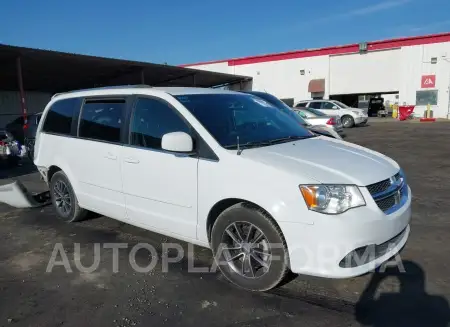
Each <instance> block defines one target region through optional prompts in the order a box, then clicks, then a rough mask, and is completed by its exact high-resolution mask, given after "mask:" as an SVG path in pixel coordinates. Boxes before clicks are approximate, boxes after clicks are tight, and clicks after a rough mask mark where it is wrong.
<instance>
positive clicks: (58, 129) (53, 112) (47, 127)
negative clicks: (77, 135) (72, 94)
mask: <svg viewBox="0 0 450 327" xmlns="http://www.w3.org/2000/svg"><path fill="white" fill-rule="evenodd" d="M78 104H79V99H77V98H72V99H64V100H59V101H57V102H55V103H54V104H53V105H52V106H51V107H50V109H49V110H48V112H47V115H46V117H45V122H44V126H43V127H42V130H43V131H44V132H47V133H55V134H62V135H70V131H71V127H72V116H73V112H74V110H75V108H76V106H77V105H78Z"/></svg>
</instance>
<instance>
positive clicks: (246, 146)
mask: <svg viewBox="0 0 450 327" xmlns="http://www.w3.org/2000/svg"><path fill="white" fill-rule="evenodd" d="M268 145H272V143H271V142H269V141H254V142H247V143H237V144H229V145H225V146H224V148H225V149H230V150H232V149H237V150H238V152H237V154H238V155H240V154H241V153H242V151H243V150H244V149H249V148H256V147H260V146H268Z"/></svg>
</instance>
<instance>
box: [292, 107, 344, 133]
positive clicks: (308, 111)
mask: <svg viewBox="0 0 450 327" xmlns="http://www.w3.org/2000/svg"><path fill="white" fill-rule="evenodd" d="M293 110H294V111H295V112H296V113H297V114H298V115H299V116H300V117H302V118H303V119H304V120H305V121H306V122H307V123H308V124H310V125H312V126H321V127H324V128H326V127H328V128H330V129H332V130H333V131H334V132H336V133H338V134H339V135H341V136H344V128H343V126H342V122H341V118H340V117H339V116H338V115H336V116H327V115H325V114H324V113H322V112H320V111H318V110H315V109H313V108H294V109H293Z"/></svg>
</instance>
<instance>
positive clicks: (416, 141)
mask: <svg viewBox="0 0 450 327" xmlns="http://www.w3.org/2000/svg"><path fill="white" fill-rule="evenodd" d="M347 135H348V137H347V140H348V141H350V142H354V143H357V144H360V145H363V146H367V147H369V148H371V149H373V150H376V151H380V152H382V153H384V154H386V155H388V156H390V157H392V158H394V159H395V160H396V161H397V162H398V163H399V164H400V165H401V166H402V167H403V168H404V170H405V172H406V175H407V179H408V183H409V184H410V186H411V189H412V193H413V218H412V228H411V236H410V239H409V241H408V243H407V246H406V247H405V249H404V250H403V252H402V253H401V258H402V259H403V261H402V265H403V267H404V268H405V270H406V272H405V273H398V270H397V269H396V268H391V269H389V268H388V269H386V271H385V272H381V273H377V274H367V275H365V276H361V277H357V278H351V279H344V280H325V279H319V278H312V277H306V276H298V277H297V278H295V279H293V280H292V281H290V282H289V283H287V284H285V285H283V286H282V287H280V288H278V289H276V290H274V291H270V292H268V293H252V292H247V291H244V290H241V289H237V288H236V287H234V286H232V285H230V284H229V283H228V282H227V281H225V280H224V279H223V278H222V276H221V275H220V273H218V272H216V273H213V272H191V271H192V268H193V267H195V268H210V267H211V266H212V262H213V261H212V258H211V253H210V251H209V250H206V249H202V248H198V247H194V250H192V249H190V248H191V246H189V245H188V244H186V243H183V242H181V243H180V242H179V241H175V240H171V239H168V238H167V237H165V236H162V235H158V234H154V233H151V232H148V231H145V230H142V229H139V228H135V227H132V226H129V225H127V224H124V223H121V222H117V221H114V220H112V219H108V218H105V217H93V218H92V219H90V220H87V221H84V222H80V223H76V224H65V223H62V222H60V221H58V220H57V218H56V216H55V213H54V211H53V209H52V208H51V207H50V206H49V207H44V208H39V209H32V210H18V209H14V208H11V207H8V206H6V205H0V224H1V225H0V226H1V227H0V326H98V327H101V326H162V325H168V326H308V327H311V326H327V327H330V326H361V325H364V326H374V327H389V326H408V327H414V326H421V327H422V326H425V327H434V326H449V325H450V309H449V301H450V267H449V266H450V259H449V258H450V242H449V239H450V237H449V236H450V218H449V214H448V212H449V209H450V201H448V199H449V194H450V155H449V152H450V151H449V150H450V146H449V143H448V142H447V140H449V139H450V124H449V123H429V124H422V123H417V124H415V123H400V122H389V123H385V124H372V125H371V126H367V127H358V128H354V129H351V130H348V131H347ZM330 160H332V158H330ZM368 173H370V172H368ZM13 178H19V179H21V180H22V181H23V183H24V184H25V185H26V186H27V187H29V188H30V189H31V190H32V192H39V191H42V190H44V186H43V184H42V182H41V181H39V179H38V177H37V174H36V173H34V172H33V167H32V166H31V165H29V164H28V163H26V162H24V163H23V165H22V166H21V167H19V168H18V169H15V170H14V171H6V170H3V171H1V172H0V179H2V183H7V182H8V181H10V180H11V179H13ZM167 242H177V243H179V244H181V245H182V247H183V249H184V251H185V253H189V255H187V256H186V257H185V258H184V259H183V260H182V261H180V262H178V263H171V264H169V265H168V266H167V267H166V266H165V265H164V264H163V262H164V258H165V259H166V261H167V258H171V255H172V253H171V252H169V254H168V255H165V253H166V252H165V251H163V248H162V245H161V244H162V243H167ZM113 243H114V244H117V243H120V244H121V245H122V247H126V248H120V249H117V256H115V253H114V251H115V250H113V249H111V248H110V247H111V244H113ZM142 243H145V244H150V245H151V246H152V247H154V248H155V249H156V251H157V252H156V253H153V254H151V253H150V252H149V251H148V250H146V249H141V250H138V251H137V252H136V251H135V249H137V248H136V246H137V245H139V244H142ZM108 247H109V248H108ZM55 254H56V255H55ZM163 254H164V255H163ZM55 258H56V261H55ZM114 258H117V261H115V259H114ZM130 258H132V260H130ZM152 262H154V263H156V265H155V268H154V269H153V270H151V271H149V272H138V271H136V269H134V268H133V267H135V266H136V265H137V266H138V267H145V266H147V265H148V264H149V263H152ZM55 263H56V264H55ZM52 264H53V265H52ZM90 265H93V268H92V269H91V270H92V272H89V269H87V268H88V267H89V266H90ZM83 267H84V268H83ZM166 268H167V269H166Z"/></svg>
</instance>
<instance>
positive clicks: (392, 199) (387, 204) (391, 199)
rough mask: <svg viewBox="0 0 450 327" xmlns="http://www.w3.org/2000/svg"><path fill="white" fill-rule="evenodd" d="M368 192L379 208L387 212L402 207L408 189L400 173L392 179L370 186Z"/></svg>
mask: <svg viewBox="0 0 450 327" xmlns="http://www.w3.org/2000/svg"><path fill="white" fill-rule="evenodd" d="M367 190H368V191H369V193H370V194H371V195H372V197H373V199H374V200H375V203H376V204H377V205H378V207H379V208H380V209H381V210H382V211H384V212H387V211H388V210H390V209H393V208H394V207H395V206H399V205H401V202H402V199H404V196H405V192H406V191H407V187H406V186H405V184H404V181H403V180H402V176H401V174H400V172H398V173H397V174H395V175H394V176H392V177H391V178H388V179H385V180H382V181H381V182H378V183H374V184H370V185H368V186H367Z"/></svg>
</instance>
